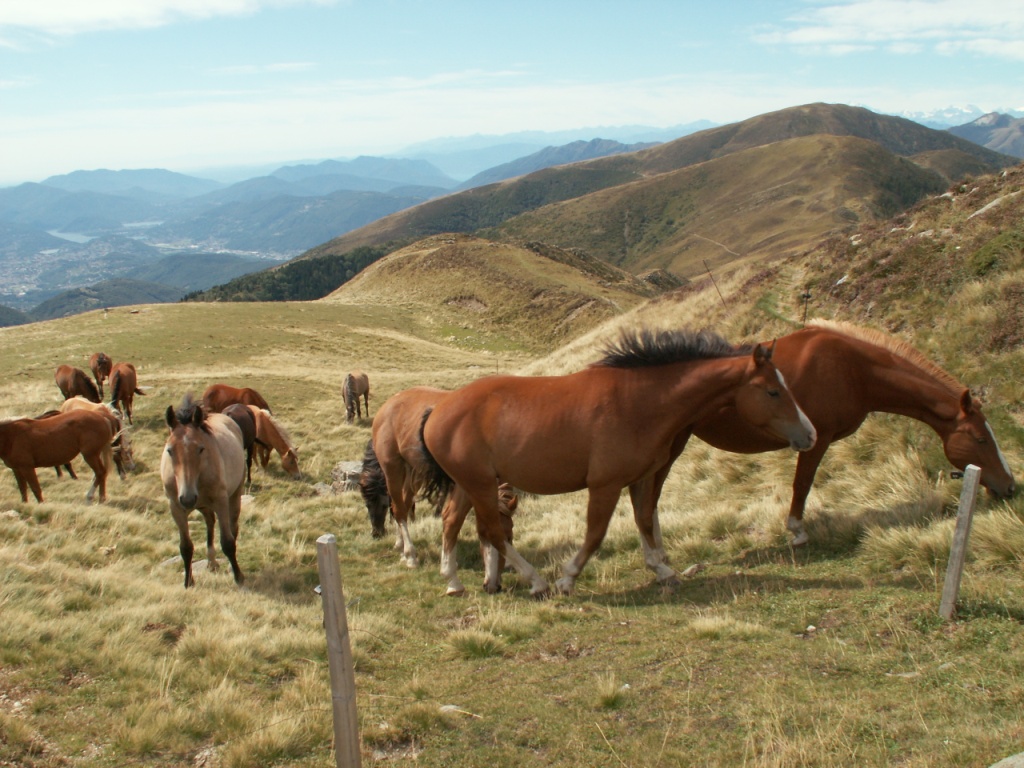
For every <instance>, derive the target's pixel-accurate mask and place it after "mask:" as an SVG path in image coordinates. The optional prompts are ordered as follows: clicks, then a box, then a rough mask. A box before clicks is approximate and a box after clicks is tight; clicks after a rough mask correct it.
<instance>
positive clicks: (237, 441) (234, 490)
mask: <svg viewBox="0 0 1024 768" xmlns="http://www.w3.org/2000/svg"><path fill="white" fill-rule="evenodd" d="M166 419H167V426H168V428H169V429H170V434H169V435H168V437H167V443H166V445H165V446H164V452H163V456H162V457H161V459H160V478H161V480H162V481H163V484H164V493H166V494H167V500H168V502H169V503H170V508H171V516H172V517H173V518H174V522H175V523H176V524H177V526H178V536H179V549H180V551H181V559H182V562H183V563H184V566H185V587H186V589H187V588H188V587H191V586H193V585H194V584H195V580H194V579H193V578H192V554H193V552H194V547H193V545H192V539H191V538H190V537H189V532H188V516H189V513H190V512H191V511H192V510H193V509H198V510H199V511H200V512H201V513H202V515H203V519H204V520H205V521H206V557H207V560H208V562H209V566H210V570H211V571H215V570H217V560H216V557H215V552H214V548H213V522H214V518H215V517H216V519H217V523H218V526H219V528H220V546H221V549H222V550H223V551H224V554H225V555H226V556H227V558H228V560H229V561H230V562H231V570H232V572H233V573H234V576H235V583H236V584H242V583H243V582H244V581H245V576H244V575H243V574H242V570H241V568H239V567H238V560H237V559H236V557H235V550H236V544H235V542H236V540H237V538H238V518H239V515H240V513H241V510H242V490H243V488H244V486H245V452H244V450H243V449H242V436H241V433H240V432H239V430H238V426H237V425H236V424H235V422H233V421H232V420H231V419H230V418H228V417H227V416H225V415H224V414H222V413H210V414H207V413H205V412H204V411H203V407H202V405H200V404H199V403H196V402H194V401H193V399H192V396H191V395H186V396H185V399H184V400H183V401H182V404H181V406H180V407H179V408H178V409H177V411H175V409H174V407H173V406H168V408H167V414H166Z"/></svg>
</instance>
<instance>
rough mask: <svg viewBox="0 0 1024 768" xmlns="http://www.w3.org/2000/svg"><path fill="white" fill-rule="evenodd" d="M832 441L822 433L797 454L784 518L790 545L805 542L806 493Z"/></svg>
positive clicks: (796, 545) (806, 537)
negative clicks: (812, 443)
mask: <svg viewBox="0 0 1024 768" xmlns="http://www.w3.org/2000/svg"><path fill="white" fill-rule="evenodd" d="M831 443H832V441H831V439H829V438H825V437H823V436H822V435H820V434H819V435H818V440H817V442H815V444H814V447H813V448H811V450H809V451H801V452H800V453H799V454H797V460H796V475H794V476H793V500H792V501H791V502H790V505H789V517H787V518H786V529H787V530H788V531H789V532H790V533H792V534H793V538H792V540H791V541H790V545H791V546H794V547H800V546H803V545H804V544H806V543H807V540H808V536H807V531H805V530H804V509H805V507H806V506H807V495H808V494H809V493H810V492H811V486H812V485H813V484H814V475H815V474H816V473H817V471H818V466H819V465H820V464H821V460H822V459H823V458H824V456H825V451H827V450H828V447H829V445H831Z"/></svg>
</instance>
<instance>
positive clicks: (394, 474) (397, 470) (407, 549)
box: [377, 456, 419, 568]
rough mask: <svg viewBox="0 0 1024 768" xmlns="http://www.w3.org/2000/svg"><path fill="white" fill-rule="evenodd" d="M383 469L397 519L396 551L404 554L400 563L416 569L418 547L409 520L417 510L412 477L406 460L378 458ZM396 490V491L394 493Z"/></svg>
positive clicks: (394, 515) (392, 508)
mask: <svg viewBox="0 0 1024 768" xmlns="http://www.w3.org/2000/svg"><path fill="white" fill-rule="evenodd" d="M377 458H378V460H379V461H380V462H381V469H382V470H383V471H384V482H385V484H386V485H387V487H388V492H389V493H390V494H391V516H392V517H393V518H394V519H395V529H396V540H395V549H399V550H401V552H402V555H401V558H400V562H401V563H402V564H403V565H406V566H408V567H409V568H416V567H417V566H418V565H419V560H418V559H417V557H416V545H415V544H413V543H412V536H411V535H410V534H409V519H410V518H411V517H412V516H413V514H414V512H413V510H414V509H415V494H416V490H415V489H414V488H413V487H412V477H411V476H410V475H409V474H407V468H406V466H405V460H404V459H402V458H398V457H396V458H394V459H389V458H387V457H386V456H385V457H382V456H378V457H377ZM392 489H394V491H392Z"/></svg>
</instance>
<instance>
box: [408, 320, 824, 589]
mask: <svg viewBox="0 0 1024 768" xmlns="http://www.w3.org/2000/svg"><path fill="white" fill-rule="evenodd" d="M771 357H772V352H771V349H770V348H767V349H766V348H765V347H763V346H761V345H756V346H753V347H744V348H736V347H733V346H732V345H731V344H729V343H728V342H726V341H725V340H724V339H723V338H722V337H720V336H718V335H717V334H715V333H712V332H710V331H701V332H699V333H693V332H687V331H677V332H667V331H666V332H657V333H655V332H651V331H640V332H637V333H626V332H624V333H623V334H622V336H621V337H620V339H619V341H618V343H617V344H615V345H612V346H611V347H609V348H608V349H607V350H606V352H605V355H604V357H603V358H602V359H601V360H599V361H598V362H596V363H594V364H592V365H591V366H590V367H588V368H586V369H584V370H582V371H579V372H577V373H573V374H569V375H567V376H546V377H534V378H524V377H517V376H491V377H488V378H484V379H478V380H477V381H475V382H473V383H471V384H468V385H466V386H465V387H462V388H461V389H459V390H456V391H455V392H454V393H452V395H450V396H449V397H446V398H444V399H443V400H442V401H440V402H439V403H438V404H437V405H436V406H434V408H433V410H432V411H430V412H429V413H428V414H427V416H426V417H425V418H424V421H423V427H422V440H423V443H424V446H425V449H426V451H427V453H428V458H429V459H432V460H433V461H435V462H436V464H437V465H438V467H437V468H438V469H439V470H442V472H440V473H437V474H435V479H436V480H437V481H438V482H439V483H440V484H441V486H442V487H443V485H444V484H446V483H448V482H451V481H452V480H454V482H455V483H457V484H458V485H460V486H462V488H463V489H465V492H466V494H467V495H468V496H469V498H470V500H471V501H472V504H473V507H474V509H475V510H476V515H477V524H478V525H479V526H480V527H481V531H482V533H483V534H484V536H485V537H486V539H487V540H488V541H489V542H490V543H491V545H492V546H494V547H496V548H497V550H498V551H499V552H501V553H504V555H505V556H506V557H507V558H508V561H509V562H510V563H511V564H512V565H513V566H514V567H515V568H516V570H517V571H518V572H519V573H520V574H521V575H522V576H523V577H525V578H526V579H528V580H529V581H530V583H531V588H530V592H531V594H534V595H542V594H546V593H547V590H548V584H547V582H546V581H545V580H544V579H543V578H542V577H541V575H540V574H539V573H537V571H536V570H535V569H534V568H533V566H531V565H530V564H529V563H528V562H526V560H525V559H524V558H523V557H522V556H521V555H520V554H519V553H518V552H516V550H515V548H514V547H513V546H512V545H511V544H510V543H508V542H506V541H505V537H504V535H503V532H502V529H501V525H500V517H499V514H498V509H497V498H498V492H497V491H498V480H497V478H501V480H503V481H506V482H509V483H511V484H512V485H513V486H515V487H516V488H519V489H522V490H524V491H527V492H530V493H538V494H558V493H568V492H571V491H578V490H582V489H584V488H586V489H587V491H588V496H589V501H588V505H587V533H586V537H585V539H584V542H583V545H582V547H581V548H580V550H579V552H577V554H576V555H575V557H573V558H572V559H571V560H569V561H568V562H567V563H565V565H564V566H563V568H562V572H563V576H562V578H560V579H559V580H558V581H557V583H556V586H557V588H558V589H559V590H560V591H562V592H565V593H568V592H571V591H572V589H573V586H574V585H575V582H576V578H577V576H578V575H579V573H580V571H581V570H582V569H583V567H584V565H586V563H587V561H588V560H589V559H590V557H591V555H593V553H594V552H595V551H596V550H597V548H598V547H599V546H600V544H601V541H602V540H603V539H604V535H605V533H606V532H607V530H608V524H609V521H610V520H611V517H612V513H613V512H614V510H615V505H616V503H617V502H618V499H619V495H620V493H621V491H622V489H623V488H629V494H630V500H631V501H632V505H633V517H634V520H635V522H636V525H637V528H638V529H639V531H640V540H641V545H642V546H643V550H644V561H645V562H646V564H647V566H648V567H649V568H650V569H651V570H653V571H654V573H655V574H656V575H657V578H658V580H659V581H661V582H663V583H672V582H675V581H676V580H677V579H678V577H677V575H676V573H675V571H673V570H672V569H671V568H670V567H669V566H668V564H667V562H666V559H665V551H664V547H663V544H662V539H661V530H660V526H659V525H658V517H657V504H658V499H659V497H660V496H661V490H662V486H663V485H664V482H665V479H666V477H667V476H668V472H669V469H670V468H671V467H672V464H673V462H674V461H675V460H676V458H678V456H679V455H680V453H682V451H683V449H684V448H685V446H686V442H687V440H689V438H690V434H691V432H692V430H693V426H694V425H695V424H696V423H698V422H700V421H704V420H706V419H708V418H709V417H710V416H711V415H712V414H715V413H717V412H718V411H720V410H722V409H723V408H727V407H730V406H731V407H735V408H736V410H737V412H738V413H739V414H740V415H741V416H742V417H743V418H744V419H745V420H746V421H748V422H749V423H751V424H752V425H755V426H756V427H757V428H758V429H760V430H762V431H766V432H768V433H769V434H772V435H774V436H775V437H776V438H777V439H779V440H781V441H783V442H785V443H788V444H789V445H790V446H791V447H793V448H795V449H797V450H807V449H809V448H811V447H812V446H813V445H814V440H815V433H814V427H813V426H812V425H811V423H810V421H809V420H808V419H807V417H806V416H805V415H804V413H803V411H801V410H800V407H799V406H798V405H797V404H796V402H795V401H794V400H793V398H792V396H791V395H790V392H789V390H788V389H786V385H785V382H784V381H783V380H782V378H781V377H780V376H779V374H778V372H777V371H776V369H775V366H774V365H773V364H772V361H771ZM449 504H451V500H449ZM445 522H446V523H447V522H448V520H447V518H446V520H445ZM444 536H445V543H444V549H445V550H448V551H450V550H451V545H450V542H449V537H450V532H449V530H448V529H447V527H446V528H445V531H444ZM449 568H450V573H454V571H455V568H456V565H455V563H454V562H452V563H450V564H449ZM497 577H498V574H497V573H494V572H493V570H491V568H490V561H488V573H487V577H486V581H485V589H487V590H488V591H491V592H493V591H495V590H496V589H497V588H498V586H499V584H498V578H497Z"/></svg>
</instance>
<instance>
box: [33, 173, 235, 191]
mask: <svg viewBox="0 0 1024 768" xmlns="http://www.w3.org/2000/svg"><path fill="white" fill-rule="evenodd" d="M42 183H43V184H44V185H46V186H48V187H56V188H58V189H63V190H65V191H67V192H102V193H104V194H108V195H119V194H126V193H127V194H129V195H130V196H134V197H139V196H144V194H142V193H146V192H149V193H153V195H156V196H158V197H164V198H178V197H195V196H196V195H204V194H206V193H207V192H212V191H213V190H215V189H219V188H220V187H222V186H224V185H223V184H221V183H219V182H216V181H211V180H209V179H200V178H197V177H195V176H187V175H185V174H183V173H175V172H174V171H167V170H164V169H162V168H147V169H139V170H122V171H110V170H106V169H101V170H96V171H73V172H71V173H66V174H63V175H60V176H51V177H50V178H48V179H45V180H44V181H43V182H42Z"/></svg>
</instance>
